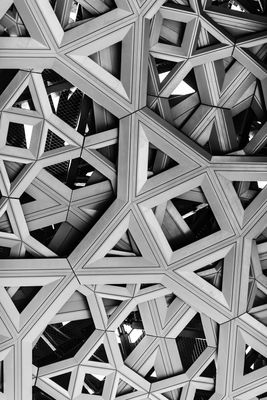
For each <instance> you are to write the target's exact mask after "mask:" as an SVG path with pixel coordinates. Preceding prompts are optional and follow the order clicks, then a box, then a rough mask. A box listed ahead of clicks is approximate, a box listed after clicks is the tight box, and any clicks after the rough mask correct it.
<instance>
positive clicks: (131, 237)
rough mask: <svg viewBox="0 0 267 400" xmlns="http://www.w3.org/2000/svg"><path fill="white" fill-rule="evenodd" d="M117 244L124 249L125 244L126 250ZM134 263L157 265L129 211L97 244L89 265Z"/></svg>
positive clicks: (129, 264)
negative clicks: (98, 244) (107, 235)
mask: <svg viewBox="0 0 267 400" xmlns="http://www.w3.org/2000/svg"><path fill="white" fill-rule="evenodd" d="M117 246H120V247H121V246H123V248H124V249H125V246H126V247H127V251H125V250H119V249H118V247H117ZM116 247H117V248H116ZM129 250H131V251H130V254H129ZM121 252H123V253H121ZM127 253H128V254H127ZM103 257H105V258H104V259H103ZM101 259H102V260H101ZM136 263H137V264H138V265H139V266H142V265H143V266H152V265H157V262H156V261H155V256H154V255H153V253H152V251H151V249H150V246H149V245H148V243H147V240H146V238H145V235H144V233H143V232H142V230H141V229H140V226H139V224H138V222H137V221H136V219H135V217H134V215H133V214H132V213H131V214H130V213H129V214H128V215H127V216H126V217H125V218H124V219H123V220H122V221H121V222H120V223H119V224H118V225H117V227H116V228H115V229H114V230H113V232H112V235H110V236H109V237H108V238H107V239H106V240H105V241H104V243H102V244H101V245H100V246H99V248H98V250H97V251H96V252H95V253H94V255H93V256H92V257H91V259H90V264H89V266H90V267H92V265H94V266H98V265H103V264H107V265H110V266H112V265H114V266H115V265H117V266H118V267H119V266H121V267H123V266H125V265H126V264H127V265H128V266H129V267H130V266H131V265H136ZM89 266H88V267H89ZM88 267H87V268H88Z"/></svg>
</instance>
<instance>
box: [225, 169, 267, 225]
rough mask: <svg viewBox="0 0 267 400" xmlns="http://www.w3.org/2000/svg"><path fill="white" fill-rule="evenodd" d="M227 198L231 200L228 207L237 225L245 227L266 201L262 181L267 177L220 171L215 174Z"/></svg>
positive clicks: (264, 182)
mask: <svg viewBox="0 0 267 400" xmlns="http://www.w3.org/2000/svg"><path fill="white" fill-rule="evenodd" d="M217 176H218V178H219V180H220V182H221V184H222V187H223V190H224V192H225V194H226V196H227V198H228V199H229V198H231V199H232V200H231V204H230V206H231V207H232V209H233V210H234V212H235V215H236V217H237V218H238V222H239V224H240V225H241V226H242V225H245V224H246V223H247V222H248V221H249V220H250V219H251V218H252V216H253V214H254V213H255V210H256V209H258V208H259V207H261V206H262V205H263V204H264V203H265V201H266V193H267V187H266V182H267V181H265V180H264V179H266V178H267V176H265V175H263V174H262V173H260V174H251V176H250V177H248V174H247V173H244V172H243V171H238V172H236V173H234V174H233V173H231V172H226V171H225V172H223V171H220V172H219V173H218V174H217Z"/></svg>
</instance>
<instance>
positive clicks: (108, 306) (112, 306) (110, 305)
mask: <svg viewBox="0 0 267 400" xmlns="http://www.w3.org/2000/svg"><path fill="white" fill-rule="evenodd" d="M102 301H103V305H104V308H105V311H106V314H107V317H108V318H110V317H111V315H112V314H113V313H114V312H115V311H116V310H117V308H118V307H119V306H120V305H121V304H122V300H116V299H111V298H102Z"/></svg>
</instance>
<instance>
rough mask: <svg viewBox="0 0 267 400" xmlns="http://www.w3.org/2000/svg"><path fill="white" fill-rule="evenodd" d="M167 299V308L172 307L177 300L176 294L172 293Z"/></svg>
mask: <svg viewBox="0 0 267 400" xmlns="http://www.w3.org/2000/svg"><path fill="white" fill-rule="evenodd" d="M165 299H166V304H167V307H170V305H171V304H172V303H173V302H174V300H175V299H177V296H175V294H174V293H171V294H167V295H166V296H165Z"/></svg>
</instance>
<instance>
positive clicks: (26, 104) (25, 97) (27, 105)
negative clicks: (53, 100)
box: [13, 86, 36, 111]
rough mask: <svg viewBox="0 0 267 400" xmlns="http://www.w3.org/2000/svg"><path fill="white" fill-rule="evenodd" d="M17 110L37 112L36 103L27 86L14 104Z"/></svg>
mask: <svg viewBox="0 0 267 400" xmlns="http://www.w3.org/2000/svg"><path fill="white" fill-rule="evenodd" d="M13 107H15V108H21V109H23V110H32V111H35V110H36V109H35V107H34V102H33V99H32V95H31V92H30V89H29V87H28V86H27V87H26V88H25V89H24V91H23V92H22V93H21V95H20V96H19V97H18V99H17V100H16V101H15V103H14V104H13Z"/></svg>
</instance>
